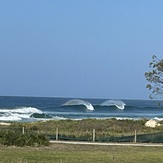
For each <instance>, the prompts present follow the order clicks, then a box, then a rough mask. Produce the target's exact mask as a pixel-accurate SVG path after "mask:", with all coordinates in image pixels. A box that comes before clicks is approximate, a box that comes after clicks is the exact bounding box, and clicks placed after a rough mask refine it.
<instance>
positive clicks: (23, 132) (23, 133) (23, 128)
mask: <svg viewBox="0 0 163 163" xmlns="http://www.w3.org/2000/svg"><path fill="white" fill-rule="evenodd" d="M24 133H25V131H24V126H23V128H22V134H23V135H24Z"/></svg>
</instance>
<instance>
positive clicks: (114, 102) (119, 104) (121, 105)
mask: <svg viewBox="0 0 163 163" xmlns="http://www.w3.org/2000/svg"><path fill="white" fill-rule="evenodd" d="M125 105H126V104H125V103H124V102H123V101H121V100H107V101H105V102H103V103H102V104H101V106H116V107H117V108H118V109H121V110H123V109H124V108H125Z"/></svg>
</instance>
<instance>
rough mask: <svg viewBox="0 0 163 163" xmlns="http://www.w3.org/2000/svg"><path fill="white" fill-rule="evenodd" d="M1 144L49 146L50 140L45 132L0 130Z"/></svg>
mask: <svg viewBox="0 0 163 163" xmlns="http://www.w3.org/2000/svg"><path fill="white" fill-rule="evenodd" d="M0 144H2V145H7V146H12V145H15V146H21V147H22V146H42V145H45V146H47V145H48V144H49V140H48V139H47V138H46V136H45V135H43V134H38V133H26V134H22V133H21V132H14V131H1V132H0Z"/></svg>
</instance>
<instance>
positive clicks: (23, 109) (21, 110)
mask: <svg viewBox="0 0 163 163" xmlns="http://www.w3.org/2000/svg"><path fill="white" fill-rule="evenodd" d="M7 112H10V113H21V114H23V113H24V114H29V113H38V114H42V111H41V110H38V109H37V108H34V107H20V108H17V109H0V113H7Z"/></svg>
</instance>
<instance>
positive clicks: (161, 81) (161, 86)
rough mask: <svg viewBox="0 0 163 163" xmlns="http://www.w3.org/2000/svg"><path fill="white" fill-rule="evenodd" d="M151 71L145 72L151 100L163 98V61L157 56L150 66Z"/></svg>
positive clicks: (153, 58)
mask: <svg viewBox="0 0 163 163" xmlns="http://www.w3.org/2000/svg"><path fill="white" fill-rule="evenodd" d="M149 67H150V68H152V70H151V71H149V72H145V77H146V79H147V81H148V82H149V84H147V86H146V88H147V89H149V90H151V91H152V93H151V94H150V96H149V97H150V98H157V97H162V96H163V59H158V58H157V57H156V56H155V55H153V57H152V61H151V62H150V64H149Z"/></svg>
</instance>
